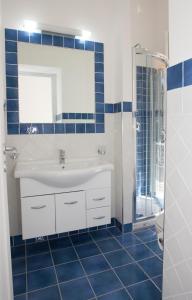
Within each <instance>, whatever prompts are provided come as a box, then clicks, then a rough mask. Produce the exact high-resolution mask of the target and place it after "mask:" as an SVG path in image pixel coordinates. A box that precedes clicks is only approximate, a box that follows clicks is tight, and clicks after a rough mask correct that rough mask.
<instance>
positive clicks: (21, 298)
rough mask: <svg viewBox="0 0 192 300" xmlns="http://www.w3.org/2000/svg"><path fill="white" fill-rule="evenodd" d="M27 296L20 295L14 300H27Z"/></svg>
mask: <svg viewBox="0 0 192 300" xmlns="http://www.w3.org/2000/svg"><path fill="white" fill-rule="evenodd" d="M26 297H27V295H26V294H23V295H19V296H15V297H14V300H26Z"/></svg>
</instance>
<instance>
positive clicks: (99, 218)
mask: <svg viewBox="0 0 192 300" xmlns="http://www.w3.org/2000/svg"><path fill="white" fill-rule="evenodd" d="M93 219H94V220H102V219H105V216H101V217H95V218H93Z"/></svg>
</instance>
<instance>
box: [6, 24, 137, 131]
mask: <svg viewBox="0 0 192 300" xmlns="http://www.w3.org/2000/svg"><path fill="white" fill-rule="evenodd" d="M17 42H25V43H35V44H42V45H50V46H57V47H58V46H59V47H67V48H75V49H81V50H88V51H93V52H94V54H95V114H86V113H83V112H82V113H62V114H60V115H58V116H57V117H56V119H57V121H61V120H62V119H69V120H70V119H71V120H72V119H73V120H75V119H78V120H80V119H81V120H91V119H92V120H95V123H94V124H88V123H80V124H79V123H76V124H75V123H71V124H58V123H54V124H46V123H45V124H27V123H19V98H18V65H17V64H18V61H17ZM5 50H6V95H7V131H8V134H29V131H30V128H32V127H35V128H36V133H37V134H64V133H66V134H68V133H104V132H105V115H104V114H105V113H118V112H121V111H125V112H131V111H132V103H131V102H123V103H121V102H119V103H115V104H111V103H104V44H103V43H98V42H93V41H81V40H79V39H73V38H69V37H65V36H62V35H51V34H40V33H29V32H25V31H20V30H15V29H5Z"/></svg>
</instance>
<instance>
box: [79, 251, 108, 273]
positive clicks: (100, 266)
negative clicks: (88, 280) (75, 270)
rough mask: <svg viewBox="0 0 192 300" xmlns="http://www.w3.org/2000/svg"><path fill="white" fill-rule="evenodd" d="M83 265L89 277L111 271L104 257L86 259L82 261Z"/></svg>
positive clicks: (97, 256)
mask: <svg viewBox="0 0 192 300" xmlns="http://www.w3.org/2000/svg"><path fill="white" fill-rule="evenodd" d="M81 263H82V265H83V267H84V269H85V271H86V273H87V274H88V275H90V274H94V273H97V272H102V271H105V270H108V269H110V266H109V264H108V263H107V261H106V259H105V258H104V256H103V255H96V256H91V257H88V258H84V259H82V260H81Z"/></svg>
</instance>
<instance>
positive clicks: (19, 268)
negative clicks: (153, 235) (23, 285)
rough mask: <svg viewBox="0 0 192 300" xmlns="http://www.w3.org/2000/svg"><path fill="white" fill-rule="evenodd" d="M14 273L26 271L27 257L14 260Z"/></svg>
mask: <svg viewBox="0 0 192 300" xmlns="http://www.w3.org/2000/svg"><path fill="white" fill-rule="evenodd" d="M12 271H13V274H14V275H16V274H21V273H25V272H26V264H25V258H18V259H13V260H12Z"/></svg>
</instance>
